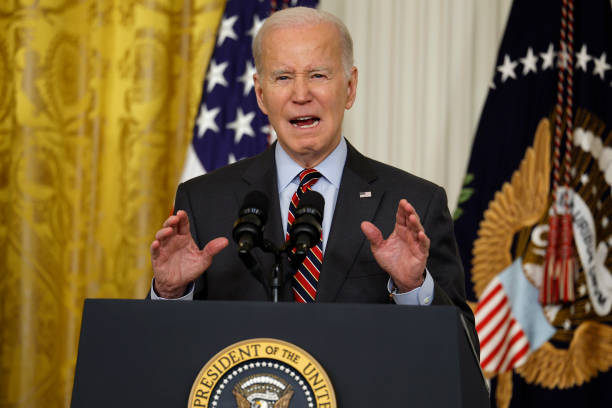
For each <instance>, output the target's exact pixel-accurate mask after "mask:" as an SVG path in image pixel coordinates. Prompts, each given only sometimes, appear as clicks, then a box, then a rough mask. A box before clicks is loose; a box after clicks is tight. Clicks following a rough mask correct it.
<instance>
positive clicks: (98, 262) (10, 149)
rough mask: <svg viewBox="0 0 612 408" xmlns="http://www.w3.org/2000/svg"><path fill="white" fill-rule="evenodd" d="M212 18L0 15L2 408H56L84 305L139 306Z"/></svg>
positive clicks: (210, 39)
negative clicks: (118, 301) (114, 301)
mask: <svg viewBox="0 0 612 408" xmlns="http://www.w3.org/2000/svg"><path fill="white" fill-rule="evenodd" d="M30 3H32V5H30ZM224 5H225V1H221V0H115V1H112V0H86V1H82V0H41V1H37V2H17V1H8V2H2V3H1V4H0V28H1V30H0V347H1V349H0V406H2V407H21V406H23V407H26V406H28V407H31V406H34V407H42V406H51V407H60V406H69V402H70V395H71V392H72V381H73V372H74V367H75V363H76V347H77V341H78V335H79V329H80V319H81V311H82V305H83V300H84V299H85V298H86V297H103V298H142V297H144V296H145V295H146V293H147V290H148V287H149V285H150V279H151V275H152V273H151V271H150V260H149V255H148V254H149V245H150V243H151V241H152V238H153V235H154V233H155V231H156V230H157V229H158V227H159V225H160V224H161V222H162V221H163V219H165V218H166V216H167V215H168V213H169V212H170V211H171V207H172V199H173V196H174V191H175V188H176V184H177V182H178V178H179V176H180V171H181V169H182V164H183V160H184V156H185V151H186V147H187V145H188V143H189V142H190V140H191V132H192V127H193V118H194V116H195V113H196V109H197V104H198V103H199V98H200V91H201V88H202V82H203V77H204V73H205V70H206V67H207V64H208V59H209V57H210V54H211V52H212V47H213V45H214V42H215V38H216V37H215V36H216V30H217V26H218V24H219V21H220V18H221V15H222V12H223V8H224Z"/></svg>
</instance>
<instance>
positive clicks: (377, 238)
mask: <svg viewBox="0 0 612 408" xmlns="http://www.w3.org/2000/svg"><path fill="white" fill-rule="evenodd" d="M361 232H363V235H365V237H366V238H367V239H368V241H370V245H372V246H373V247H377V246H379V245H380V244H381V243H382V242H383V236H382V232H380V230H379V229H378V227H376V225H374V224H372V223H371V222H368V221H363V222H362V223H361Z"/></svg>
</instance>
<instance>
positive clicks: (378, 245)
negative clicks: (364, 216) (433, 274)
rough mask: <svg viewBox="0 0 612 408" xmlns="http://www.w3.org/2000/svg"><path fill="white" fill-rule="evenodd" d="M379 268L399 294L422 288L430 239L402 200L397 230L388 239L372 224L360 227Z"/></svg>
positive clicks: (367, 223)
mask: <svg viewBox="0 0 612 408" xmlns="http://www.w3.org/2000/svg"><path fill="white" fill-rule="evenodd" d="M361 231H362V232H363V233H364V235H365V236H366V238H367V239H368V241H370V248H371V249H372V254H373V255H374V258H375V259H376V262H377V263H378V265H379V266H380V267H381V268H382V269H383V270H385V271H386V272H387V273H388V274H389V275H390V276H391V279H393V282H394V283H395V286H397V288H398V290H399V291H400V292H402V293H403V292H408V291H411V290H412V289H415V288H417V287H419V286H421V285H422V284H423V279H424V272H425V265H426V263H427V257H428V256H429V244H430V241H429V238H428V237H427V235H425V230H424V229H423V226H422V225H421V221H420V220H419V216H418V215H417V213H416V211H415V210H414V208H413V207H412V206H411V205H410V204H409V203H408V201H406V200H404V199H402V200H401V201H400V202H399V205H398V207H397V213H396V215H395V228H394V229H393V232H392V233H391V235H389V237H388V238H387V239H384V238H383V236H382V233H381V232H380V230H379V229H378V228H377V227H376V226H375V225H374V224H372V223H371V222H368V221H364V222H362V223H361Z"/></svg>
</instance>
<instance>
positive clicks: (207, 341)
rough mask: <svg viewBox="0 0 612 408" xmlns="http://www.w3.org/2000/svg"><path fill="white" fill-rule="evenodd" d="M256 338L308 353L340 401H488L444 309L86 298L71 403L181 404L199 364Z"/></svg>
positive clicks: (355, 405) (91, 406)
mask: <svg viewBox="0 0 612 408" xmlns="http://www.w3.org/2000/svg"><path fill="white" fill-rule="evenodd" d="M253 338H273V339H279V340H283V341H285V342H289V343H292V344H294V345H296V346H298V347H300V348H302V349H304V350H305V351H306V352H308V353H309V354H310V355H311V356H312V357H314V358H315V359H316V360H317V361H318V362H319V363H320V364H321V366H322V367H323V369H324V370H325V372H326V373H327V374H328V376H329V379H330V380H331V383H332V385H333V388H334V390H335V395H336V401H337V406H338V407H343V408H360V407H470V408H472V407H488V406H489V395H488V391H487V389H486V386H485V383H484V380H483V377H482V374H481V372H480V368H479V365H478V363H477V361H476V359H475V356H474V353H473V350H472V349H471V346H470V343H469V341H468V337H467V334H466V332H465V330H464V327H463V324H462V321H461V318H460V314H459V312H458V311H457V309H455V308H454V307H451V306H429V307H416V306H398V305H379V304H375V305H367V304H319V303H315V304H294V303H278V304H273V303H260V302H219V301H193V302H190V301H186V302H183V301H173V302H168V301H150V300H103V299H88V300H86V301H85V307H84V310H83V320H82V325H81V336H80V341H79V354H78V359H77V365H76V373H75V380H74V388H73V393H72V405H71V406H72V407H73V408H81V407H88V408H95V407H109V406H112V407H135V406H142V407H164V408H168V407H181V408H184V407H187V405H188V399H189V394H190V391H191V387H192V385H193V384H194V381H195V379H196V377H197V376H198V373H199V372H200V370H201V369H202V367H203V366H204V365H205V364H206V363H207V362H208V361H209V360H210V359H211V358H213V356H215V354H217V353H218V352H219V351H221V350H222V349H224V348H226V347H228V346H229V345H231V344H234V343H236V342H239V341H241V340H247V339H253ZM234 406H235V405H234ZM290 406H292V405H290Z"/></svg>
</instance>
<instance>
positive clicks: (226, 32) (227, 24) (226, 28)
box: [217, 15, 238, 47]
mask: <svg viewBox="0 0 612 408" xmlns="http://www.w3.org/2000/svg"><path fill="white" fill-rule="evenodd" d="M236 20H238V16H237V15H236V16H233V17H227V18H224V19H223V21H221V28H219V39H218V40H217V44H218V45H219V47H220V46H222V45H223V42H224V41H225V39H226V38H231V39H233V40H237V39H238V35H236V32H235V31H234V24H235V23H236Z"/></svg>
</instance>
